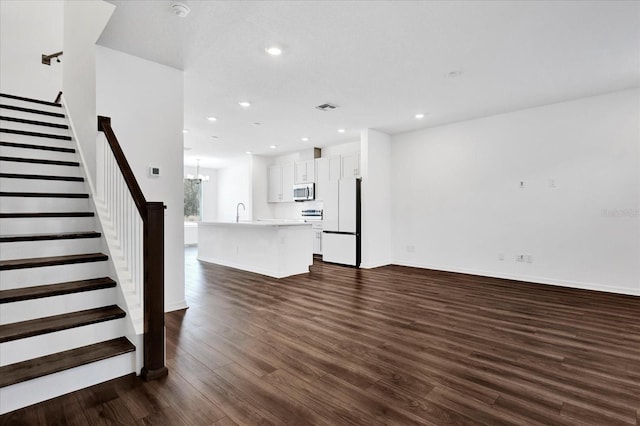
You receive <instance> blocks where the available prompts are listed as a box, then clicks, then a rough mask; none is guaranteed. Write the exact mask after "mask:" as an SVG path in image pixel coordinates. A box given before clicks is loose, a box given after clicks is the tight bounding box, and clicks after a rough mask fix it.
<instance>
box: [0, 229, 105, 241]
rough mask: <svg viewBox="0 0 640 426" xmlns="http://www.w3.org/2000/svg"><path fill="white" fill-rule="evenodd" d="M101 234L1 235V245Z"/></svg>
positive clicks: (93, 232) (97, 233)
mask: <svg viewBox="0 0 640 426" xmlns="http://www.w3.org/2000/svg"><path fill="white" fill-rule="evenodd" d="M100 235H101V234H100V233H99V232H95V231H87V232H59V233H57V234H21V235H0V243H16V242H22V241H49V240H76V239H80V238H99V237H100Z"/></svg>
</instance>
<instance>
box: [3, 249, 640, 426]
mask: <svg viewBox="0 0 640 426" xmlns="http://www.w3.org/2000/svg"><path fill="white" fill-rule="evenodd" d="M186 282H187V301H188V304H189V306H190V308H189V309H188V310H186V311H179V312H174V313H170V314H168V315H167V316H166V327H167V365H168V367H169V376H168V377H166V378H164V379H162V380H159V381H154V382H149V383H145V382H142V381H141V380H139V379H138V378H136V377H133V376H129V377H125V378H122V379H117V380H113V381H111V382H108V383H105V384H101V385H98V386H94V387H92V388H89V389H86V390H83V391H80V392H76V393H73V394H69V395H66V396H63V397H60V398H57V399H54V400H51V401H48V402H45V403H42V404H38V405H36V406H32V407H29V408H26V409H23V410H19V411H16V412H14V413H10V414H8V415H5V416H3V417H2V419H1V420H2V424H56V425H57V424H83V425H84V424H92V425H93V424H113V423H120V424H134V423H139V424H168V425H177V424H192V425H200V424H213V425H233V424H246V425H256V424H291V425H305V424H320V425H380V424H394V425H404V424H427V425H437V426H439V425H463V424H464V425H466V424H486V425H503V424H514V425H524V424H538V425H586V424H592V425H639V424H640V423H639V417H640V298H638V297H631V296H620V295H612V294H606V293H598V292H590V291H581V290H573V289H566V288H561V287H553V286H544V285H537V284H528V283H522V282H512V281H507V280H498V279H491V278H481V277H475V276H469V275H462V274H452V273H444V272H436V271H426V270H420V269H414V268H406V267H398V266H391V267H385V268H379V269H375V270H357V269H351V268H343V267H339V266H334V265H327V264H323V263H321V262H316V264H315V265H314V266H313V268H312V272H311V273H310V274H308V275H306V276H298V277H292V278H288V279H283V280H275V279H270V278H266V277H263V276H260V275H255V274H250V273H246V272H241V271H237V270H233V269H229V268H224V267H220V266H215V265H210V264H205V263H199V262H198V261H197V260H196V259H195V250H194V249H188V250H187V254H186Z"/></svg>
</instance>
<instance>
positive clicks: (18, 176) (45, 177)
mask: <svg viewBox="0 0 640 426" xmlns="http://www.w3.org/2000/svg"><path fill="white" fill-rule="evenodd" d="M0 178H7V179H39V180H63V181H67V182H84V178H82V177H78V176H53V175H28V174H23V173H0Z"/></svg>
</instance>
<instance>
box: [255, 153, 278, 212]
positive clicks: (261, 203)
mask: <svg viewBox="0 0 640 426" xmlns="http://www.w3.org/2000/svg"><path fill="white" fill-rule="evenodd" d="M271 161H272V159H271V158H270V157H263V156H260V155H252V156H251V179H252V188H251V189H252V206H253V218H254V219H271V218H273V217H274V216H273V208H272V206H271V204H270V203H267V193H268V191H269V189H268V179H267V175H268V173H269V172H268V170H269V166H270V165H271Z"/></svg>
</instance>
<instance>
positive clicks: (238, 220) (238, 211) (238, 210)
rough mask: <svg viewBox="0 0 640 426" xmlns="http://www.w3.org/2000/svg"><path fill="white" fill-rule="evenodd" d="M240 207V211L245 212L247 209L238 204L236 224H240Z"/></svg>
mask: <svg viewBox="0 0 640 426" xmlns="http://www.w3.org/2000/svg"><path fill="white" fill-rule="evenodd" d="M240 206H242V210H244V211H246V210H247V209H246V208H245V207H244V204H242V203H238V205H237V206H236V223H238V222H240Z"/></svg>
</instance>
